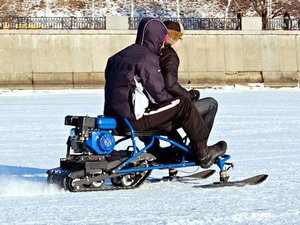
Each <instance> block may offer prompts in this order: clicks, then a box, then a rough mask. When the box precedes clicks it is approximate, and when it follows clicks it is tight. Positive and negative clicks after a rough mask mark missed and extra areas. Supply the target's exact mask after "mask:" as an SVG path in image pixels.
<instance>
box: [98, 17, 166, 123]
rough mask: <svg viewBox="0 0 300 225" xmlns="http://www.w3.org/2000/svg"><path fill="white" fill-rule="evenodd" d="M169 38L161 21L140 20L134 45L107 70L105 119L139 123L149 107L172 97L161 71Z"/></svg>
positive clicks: (121, 53) (116, 56)
mask: <svg viewBox="0 0 300 225" xmlns="http://www.w3.org/2000/svg"><path fill="white" fill-rule="evenodd" d="M165 35H167V29H166V27H165V25H164V24H163V23H162V22H161V21H160V20H158V19H154V18H144V19H142V20H141V22H140V24H139V27H138V32H137V37H136V41H135V44H133V45H131V46H129V47H127V48H125V49H123V50H121V51H120V52H118V53H116V54H115V55H113V56H112V57H110V58H109V59H108V61H107V65H106V69H105V81H106V83H105V103H104V115H105V116H109V117H125V118H127V119H130V120H138V119H140V118H141V117H142V116H143V114H144V112H145V110H146V108H147V107H148V106H149V104H150V103H157V104H160V103H163V102H165V101H167V100H170V99H171V98H172V97H171V95H169V94H168V93H167V91H166V90H165V89H164V87H165V85H164V80H163V76H162V74H161V71H160V67H159V54H160V51H161V46H162V45H163V41H164V38H165Z"/></svg>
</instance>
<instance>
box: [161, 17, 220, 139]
mask: <svg viewBox="0 0 300 225" xmlns="http://www.w3.org/2000/svg"><path fill="white" fill-rule="evenodd" d="M164 24H165V25H166V27H167V29H168V40H167V41H166V43H165V45H164V48H163V49H162V52H161V56H160V58H159V60H160V67H161V72H162V75H163V78H164V82H165V85H166V86H165V89H166V90H167V92H168V93H169V94H170V95H172V97H179V96H186V97H188V98H190V99H191V100H192V101H193V103H194V105H195V106H196V108H197V110H198V112H199V113H200V115H201V116H202V118H203V120H204V122H205V125H206V127H207V128H208V130H209V133H210V132H211V129H212V127H213V124H214V120H215V116H216V113H217V110H218V102H217V101H216V100H215V99H214V98H212V97H207V98H202V99H200V92H199V91H198V90H195V89H192V90H189V91H188V90H186V89H185V88H183V87H182V86H181V85H180V84H179V82H178V67H179V63H180V61H179V57H178V55H177V50H178V48H179V46H180V44H181V42H182V41H183V38H182V36H183V26H182V24H181V23H180V22H175V21H164Z"/></svg>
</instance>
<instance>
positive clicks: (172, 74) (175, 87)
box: [160, 47, 192, 98]
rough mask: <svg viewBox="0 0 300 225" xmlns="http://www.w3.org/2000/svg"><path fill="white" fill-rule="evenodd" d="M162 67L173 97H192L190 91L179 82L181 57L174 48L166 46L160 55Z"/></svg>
mask: <svg viewBox="0 0 300 225" xmlns="http://www.w3.org/2000/svg"><path fill="white" fill-rule="evenodd" d="M160 67H161V72H162V75H163V78H164V83H165V88H166V90H167V91H168V93H170V94H171V95H172V96H173V97H179V96H186V97H188V98H191V97H192V96H191V94H190V92H189V91H187V90H186V89H185V88H184V87H182V86H181V85H180V84H179V83H178V67H179V57H178V55H177V53H176V52H175V51H174V50H173V49H172V48H170V47H166V48H165V49H164V50H163V52H162V55H161V56H160Z"/></svg>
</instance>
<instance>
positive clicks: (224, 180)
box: [194, 155, 268, 188]
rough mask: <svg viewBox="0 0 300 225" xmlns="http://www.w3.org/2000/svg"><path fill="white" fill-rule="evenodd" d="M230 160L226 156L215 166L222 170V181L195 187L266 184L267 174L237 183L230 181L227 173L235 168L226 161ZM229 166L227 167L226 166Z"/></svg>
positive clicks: (217, 161) (228, 156)
mask: <svg viewBox="0 0 300 225" xmlns="http://www.w3.org/2000/svg"><path fill="white" fill-rule="evenodd" d="M229 159H230V155H224V156H223V157H219V158H218V159H217V160H216V162H215V164H217V165H218V167H219V168H220V181H219V182H214V183H211V184H204V185H195V186H194V187H195V188H218V187H243V186H245V185H257V184H260V183H262V182H264V181H265V180H266V179H267V177H268V175H267V174H260V175H256V176H253V177H249V178H246V179H243V180H237V181H228V180H229V176H228V175H227V171H228V170H229V169H230V168H233V164H232V163H227V162H226V161H227V160H229ZM225 165H227V167H226V166H225Z"/></svg>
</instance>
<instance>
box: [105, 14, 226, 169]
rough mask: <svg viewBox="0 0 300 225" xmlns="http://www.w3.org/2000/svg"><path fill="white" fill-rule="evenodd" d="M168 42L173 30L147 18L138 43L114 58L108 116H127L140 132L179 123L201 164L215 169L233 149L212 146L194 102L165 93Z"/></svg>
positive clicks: (110, 66)
mask: <svg viewBox="0 0 300 225" xmlns="http://www.w3.org/2000/svg"><path fill="white" fill-rule="evenodd" d="M166 38H167V29H166V27H165V25H164V24H163V23H162V22H161V21H160V20H158V19H155V18H144V19H142V20H141V22H140V24H139V27H138V32H137V37H136V41H135V44H132V45H131V46H129V47H127V48H125V49H123V50H121V51H120V52H118V53H116V54H115V55H113V56H112V57H110V58H109V59H108V62H107V65H106V69H105V80H106V84H105V103H104V115H105V116H109V117H125V118H127V119H128V120H129V121H130V123H131V125H132V126H133V128H134V129H135V130H139V131H143V130H149V129H159V130H163V131H166V130H172V129H174V126H177V125H178V124H179V125H180V126H181V127H182V128H183V130H184V131H185V133H186V134H187V136H188V138H189V139H190V141H191V143H190V146H191V149H192V151H194V153H195V155H196V162H197V163H198V164H199V165H200V166H201V167H202V168H209V167H210V166H212V164H213V163H214V161H215V160H216V158H217V157H219V156H222V155H224V154H225V152H226V149H227V145H226V143H225V142H224V141H221V142H219V143H217V144H215V145H213V146H209V147H208V146H207V139H208V135H209V130H208V128H207V126H206V125H205V123H204V121H203V119H202V117H201V116H200V114H199V113H198V111H197V109H196V107H195V106H194V104H193V103H192V101H191V100H190V98H187V97H185V96H180V97H176V98H173V97H172V96H171V95H170V94H169V93H168V92H167V91H166V90H165V84H164V80H163V76H162V74H161V71H160V67H159V54H160V52H161V48H162V46H163V44H164V42H165V41H166Z"/></svg>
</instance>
